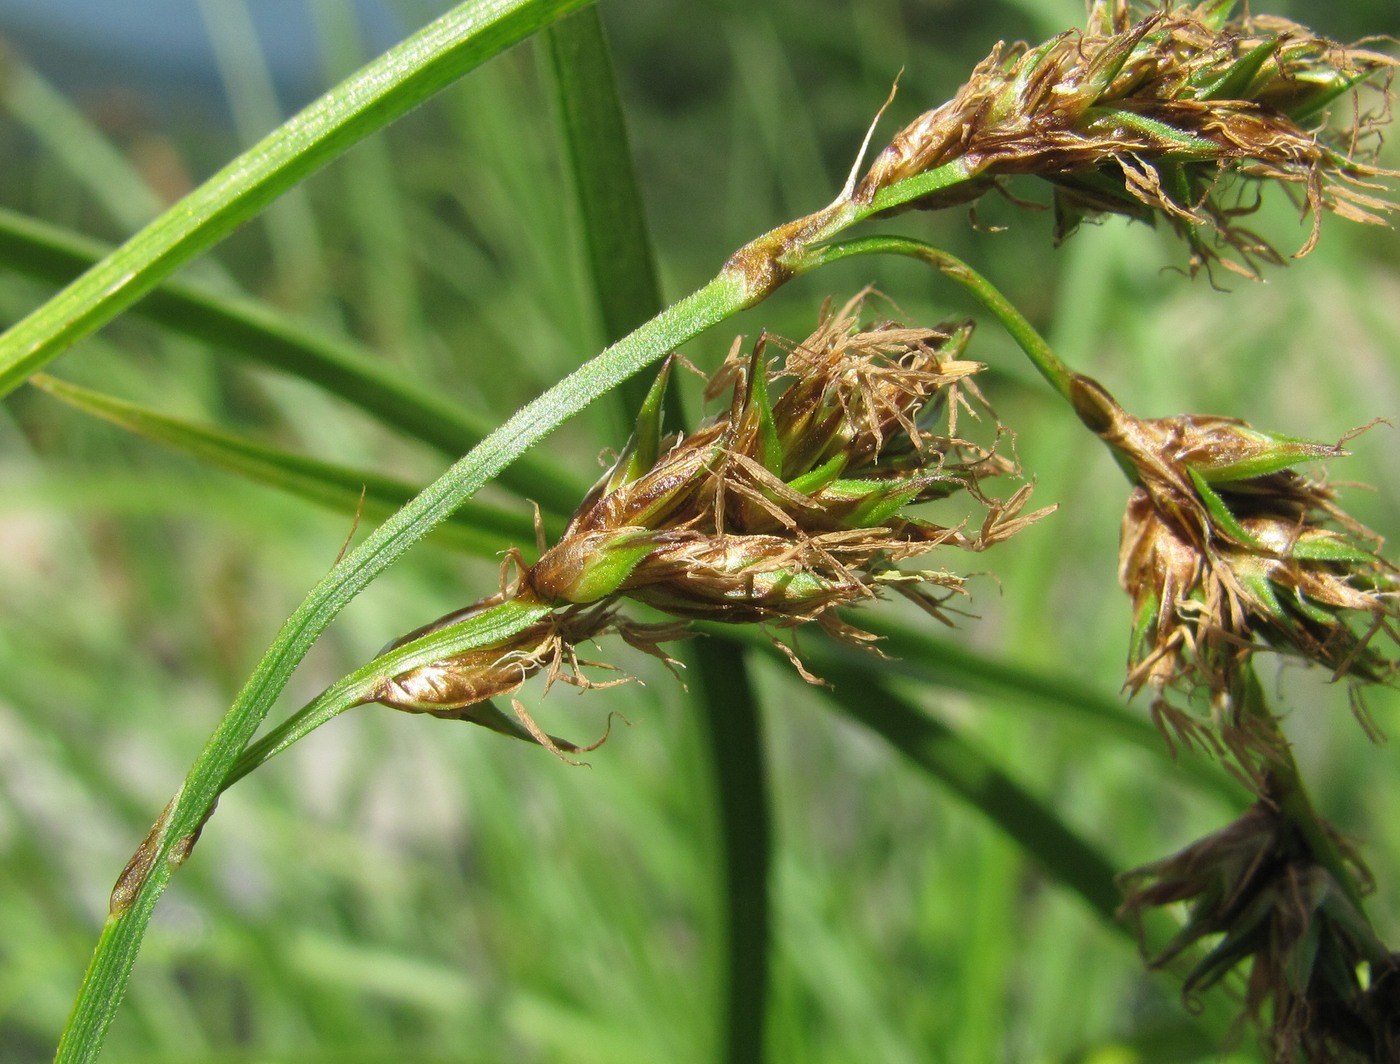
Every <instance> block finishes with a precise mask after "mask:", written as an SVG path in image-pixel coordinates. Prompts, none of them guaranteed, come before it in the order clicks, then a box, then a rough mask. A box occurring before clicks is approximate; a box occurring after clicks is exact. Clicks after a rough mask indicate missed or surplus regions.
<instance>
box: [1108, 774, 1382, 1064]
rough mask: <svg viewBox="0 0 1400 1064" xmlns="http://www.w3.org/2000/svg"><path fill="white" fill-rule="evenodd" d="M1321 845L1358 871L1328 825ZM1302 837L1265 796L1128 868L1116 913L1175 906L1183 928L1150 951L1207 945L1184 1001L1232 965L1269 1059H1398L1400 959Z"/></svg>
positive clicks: (1355, 874) (1163, 961) (1345, 869)
mask: <svg viewBox="0 0 1400 1064" xmlns="http://www.w3.org/2000/svg"><path fill="white" fill-rule="evenodd" d="M1323 831H1324V832H1325V833H1329V834H1328V837H1327V839H1326V840H1324V842H1323V845H1324V846H1325V847H1326V848H1327V849H1329V850H1331V851H1333V853H1334V854H1335V855H1336V860H1338V861H1340V862H1341V865H1340V867H1339V871H1340V872H1341V873H1342V874H1343V875H1344V876H1345V877H1346V878H1347V879H1349V880H1359V881H1361V882H1362V883H1369V882H1370V880H1369V877H1368V875H1367V873H1366V870H1365V869H1364V868H1363V867H1362V866H1361V864H1360V862H1359V861H1358V859H1357V858H1356V857H1355V855H1354V854H1353V853H1351V851H1350V850H1349V848H1348V847H1347V846H1346V844H1345V842H1344V840H1342V839H1340V838H1339V837H1338V836H1337V835H1336V833H1335V832H1330V829H1328V828H1326V827H1325V826H1324V828H1323ZM1326 864H1327V861H1324V860H1321V859H1319V855H1318V854H1317V853H1316V852H1315V851H1314V848H1313V846H1312V844H1310V842H1309V841H1308V839H1306V838H1305V837H1304V836H1303V834H1302V833H1300V832H1299V831H1298V830H1297V829H1296V827H1295V826H1294V825H1293V824H1292V823H1291V822H1290V821H1289V820H1288V818H1286V817H1285V816H1282V815H1281V814H1280V813H1279V811H1278V809H1277V808H1276V807H1275V806H1274V805H1273V804H1271V803H1270V802H1268V801H1260V802H1258V803H1256V804H1255V805H1254V806H1252V807H1251V808H1250V809H1249V810H1248V811H1247V812H1246V813H1245V814H1244V815H1243V816H1242V817H1240V819H1239V820H1237V821H1236V822H1235V823H1233V824H1231V825H1229V826H1228V827H1226V828H1224V829H1222V830H1220V831H1218V832H1216V833H1215V834H1213V835H1210V836H1208V837H1206V838H1204V839H1201V840H1200V841H1198V842H1196V843H1193V844H1192V845H1190V846H1188V847H1187V848H1186V849H1184V850H1182V851H1181V852H1180V853H1177V854H1175V855H1173V856H1171V857H1168V858H1166V859H1164V860H1161V861H1156V862H1154V863H1152V864H1149V865H1145V866H1143V867H1141V868H1138V869H1135V870H1133V871H1131V872H1128V873H1126V874H1125V875H1124V876H1122V877H1121V878H1120V883H1121V884H1122V885H1123V886H1124V888H1125V891H1126V900H1125V901H1124V903H1123V906H1122V910H1121V914H1122V915H1126V916H1128V917H1130V918H1131V919H1133V920H1134V921H1135V922H1136V923H1138V925H1139V936H1140V937H1141V919H1142V916H1143V914H1144V913H1145V912H1147V911H1148V910H1150V909H1155V908H1160V907H1163V906H1174V905H1178V904H1185V905H1186V906H1188V915H1187V917H1186V921H1185V926H1184V927H1183V928H1182V930H1181V931H1180V932H1179V933H1178V934H1177V936H1176V937H1175V938H1174V939H1173V940H1172V942H1171V943H1170V944H1169V945H1168V946H1167V947H1166V948H1165V949H1164V950H1162V951H1161V952H1160V953H1159V954H1157V955H1156V956H1155V957H1153V958H1152V964H1153V966H1154V967H1164V966H1166V965H1168V964H1170V963H1172V962H1173V961H1175V960H1177V959H1178V958H1180V957H1182V956H1184V955H1186V954H1187V951H1188V950H1191V949H1192V948H1193V947H1197V946H1201V945H1207V944H1208V947H1209V948H1208V949H1207V950H1206V951H1205V953H1204V956H1200V955H1199V954H1198V955H1197V957H1198V959H1197V960H1196V963H1195V965H1194V967H1193V968H1192V970H1191V971H1190V973H1189V974H1188V975H1187V977H1186V981H1185V984H1184V986H1183V989H1182V994H1183V996H1184V997H1186V998H1187V999H1188V1000H1189V999H1192V998H1194V997H1196V996H1197V995H1199V994H1200V993H1202V992H1204V991H1207V990H1209V989H1210V988H1211V987H1214V986H1216V985H1217V984H1219V983H1221V982H1222V981H1224V980H1226V979H1227V978H1229V977H1231V976H1232V975H1234V974H1235V973H1240V974H1242V975H1243V977H1244V986H1243V993H1244V1002H1245V1007H1246V1009H1247V1011H1248V1013H1249V1015H1250V1016H1251V1017H1253V1019H1254V1020H1255V1021H1256V1022H1258V1023H1259V1025H1260V1027H1261V1029H1262V1031H1263V1037H1264V1045H1265V1049H1266V1051H1267V1052H1268V1054H1269V1059H1270V1060H1271V1061H1273V1062H1275V1064H1294V1062H1296V1061H1300V1060H1306V1061H1309V1062H1311V1064H1363V1062H1367V1061H1393V1060H1396V1059H1400V993H1397V982H1398V981H1400V958H1397V957H1396V956H1394V955H1392V954H1391V953H1390V952H1389V951H1388V950H1387V949H1386V948H1385V946H1384V945H1383V944H1382V943H1381V942H1380V941H1379V940H1378V939H1377V937H1376V935H1375V932H1374V931H1373V930H1372V929H1371V926H1370V924H1369V923H1368V921H1367V920H1366V917H1365V915H1364V914H1363V913H1362V912H1361V910H1360V909H1359V908H1358V906H1357V903H1356V901H1355V898H1354V897H1353V896H1352V895H1350V894H1349V893H1348V891H1347V889H1346V888H1344V887H1343V886H1342V885H1341V883H1339V881H1338V879H1337V878H1336V877H1335V876H1334V875H1333V873H1332V872H1331V871H1329V870H1328V868H1327V867H1325V865H1326Z"/></svg>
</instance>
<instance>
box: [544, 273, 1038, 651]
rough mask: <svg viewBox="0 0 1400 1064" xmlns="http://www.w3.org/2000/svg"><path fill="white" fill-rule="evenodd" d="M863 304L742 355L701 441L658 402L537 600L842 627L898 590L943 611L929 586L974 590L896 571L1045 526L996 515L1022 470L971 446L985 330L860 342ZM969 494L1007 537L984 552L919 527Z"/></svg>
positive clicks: (588, 505)
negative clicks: (985, 487)
mask: <svg viewBox="0 0 1400 1064" xmlns="http://www.w3.org/2000/svg"><path fill="white" fill-rule="evenodd" d="M863 296H864V293H862V296H860V297H857V298H856V299H854V300H852V301H851V302H849V303H847V304H846V305H845V306H843V307H842V308H840V309H839V310H837V311H836V312H834V313H833V312H831V311H830V309H829V308H828V310H827V311H826V312H825V313H824V315H823V319H822V322H821V324H820V325H819V326H818V328H817V330H816V331H815V332H814V333H813V334H812V335H811V336H809V337H808V338H807V339H806V340H805V341H803V342H802V343H800V344H790V343H788V342H786V341H783V340H781V339H777V338H773V337H763V338H762V339H760V340H759V342H758V343H757V344H756V345H755V347H754V349H753V351H752V353H751V354H750V355H748V356H741V355H740V354H739V348H738V346H737V345H736V347H735V349H734V351H733V352H732V353H731V356H730V358H729V359H728V360H727V361H726V362H725V364H724V366H723V367H722V368H721V370H720V371H719V372H718V373H717V374H716V376H715V378H714V379H713V380H712V381H711V384H710V388H709V392H708V394H710V395H711V396H714V395H717V394H718V393H719V392H720V391H721V390H722V389H724V388H729V389H731V399H730V403H729V409H728V411H727V412H726V413H725V414H724V415H722V416H720V417H717V418H715V419H713V420H712V421H711V422H709V423H708V424H706V425H704V426H702V427H701V428H700V429H699V430H697V431H696V432H695V433H694V434H693V435H691V436H688V437H684V438H681V437H677V436H672V437H668V438H666V439H664V440H662V439H661V438H660V428H659V414H660V404H659V401H657V402H652V401H651V400H648V403H647V404H646V408H645V409H646V410H647V411H649V413H647V414H646V416H644V418H643V419H642V420H641V422H639V427H638V432H637V435H636V436H634V438H633V440H632V442H631V443H629V445H628V447H627V448H626V450H624V452H623V454H622V456H621V457H620V458H619V459H618V461H617V462H616V463H615V464H614V466H613V468H612V469H611V470H609V472H608V473H607V474H606V475H605V476H604V477H603V478H602V479H601V480H600V481H599V483H598V485H597V486H595V487H594V489H593V491H592V492H590V493H589V495H588V497H587V498H586V499H585V501H584V503H583V505H582V506H581V507H580V508H579V510H578V511H577V512H576V513H575V515H574V518H573V520H572V521H571V522H570V524H569V527H568V529H567V530H566V532H565V534H564V536H563V538H562V539H561V540H560V542H559V543H558V544H557V545H556V546H555V547H554V548H552V549H551V550H549V551H547V552H546V553H545V554H544V556H543V557H541V559H540V561H539V562H538V563H537V564H536V565H535V566H534V567H533V568H531V570H530V571H529V573H528V574H527V576H526V582H527V584H528V586H529V587H530V589H531V591H532V593H533V594H536V595H538V596H539V597H540V598H541V599H543V600H544V601H547V602H575V603H580V602H591V601H597V600H599V599H601V598H604V597H606V596H611V595H627V596H630V597H632V598H635V599H638V600H639V601H643V602H646V603H648V604H650V605H652V606H655V607H657V608H659V609H662V610H665V611H666V612H668V613H671V614H674V615H676V616H679V617H687V618H692V617H703V618H708V619H712V620H721V621H731V622H735V623H749V622H753V621H763V622H775V623H777V624H779V625H792V624H800V623H805V622H806V621H810V620H823V621H824V622H830V623H832V624H834V623H835V622H834V615H832V616H828V613H829V611H831V610H833V609H835V608H836V607H838V606H842V605H850V604H854V603H857V602H859V601H861V600H863V599H868V598H871V597H873V596H874V595H875V593H876V592H877V591H878V590H879V589H880V588H881V587H884V586H893V587H896V588H897V589H898V590H899V591H900V592H901V593H902V594H905V595H907V596H909V597H912V598H915V599H916V600H918V601H920V602H921V603H922V604H923V605H925V606H927V607H929V608H931V609H934V610H936V608H937V607H936V599H935V598H934V597H932V596H930V595H929V594H928V593H927V591H926V590H922V591H921V590H920V585H922V586H924V587H925V588H927V587H928V586H933V587H938V588H943V589H948V590H958V589H960V588H961V581H959V580H958V579H957V578H956V577H953V576H951V575H950V574H946V573H920V574H918V577H917V579H910V578H908V576H904V577H901V576H900V575H899V573H898V570H897V569H896V563H898V562H899V561H902V560H906V559H909V558H913V557H916V556H919V555H922V554H925V553H927V552H928V551H930V550H932V549H933V548H934V547H936V546H939V545H941V544H952V545H956V546H961V547H964V548H968V549H979V548H980V547H982V546H985V545H987V544H988V543H989V542H991V541H992V540H993V539H998V538H1005V536H1006V535H1009V534H1010V533H1011V532H1013V531H1015V530H1016V529H1017V528H1019V527H1021V526H1022V525H1023V524H1024V523H1026V522H1028V521H1029V520H1033V519H1034V518H1035V517H1038V516H1040V515H1039V514H1033V515H1027V516H1025V517H1020V516H1019V510H1020V508H1021V506H1022V505H1023V504H1024V502H1025V495H1024V494H1023V493H1018V495H1017V496H1015V497H1013V500H1012V501H1011V502H1008V503H1005V504H1003V503H999V502H996V501H995V500H987V499H985V497H984V496H982V494H981V492H980V489H979V488H978V486H977V485H978V482H979V481H980V480H981V479H982V478H983V477H987V476H991V475H994V474H997V473H1002V472H1008V471H1011V470H1012V469H1014V465H1013V463H1011V462H1010V461H1008V460H1007V459H1005V458H1004V457H1002V456H1001V455H998V454H996V453H995V450H994V449H993V448H989V447H983V446H979V445H976V444H973V443H971V442H969V441H967V440H964V439H962V438H960V437H959V436H958V435H957V433H956V429H957V421H958V416H959V413H960V412H961V413H962V414H963V416H969V415H970V416H974V417H975V416H978V407H980V406H981V404H980V396H979V394H978V393H977V391H976V388H975V386H974V385H973V383H972V381H971V378H972V376H973V375H974V374H975V373H976V372H977V371H978V370H980V369H981V368H982V367H981V366H980V365H979V364H977V363H974V362H969V361H966V360H964V359H963V358H962V357H961V355H962V353H963V350H964V348H965V347H966V344H967V341H968V338H969V336H970V334H971V326H970V325H966V324H962V325H953V326H942V327H939V328H936V329H909V328H905V327H903V326H900V325H897V324H895V323H892V322H884V323H880V324H877V325H875V326H873V327H870V328H865V329H862V328H861V327H860V324H859V317H860V308H861V303H862V299H863ZM773 348H777V349H780V350H782V351H785V352H786V354H785V357H784V360H783V362H782V365H781V366H780V367H775V366H774V365H773V363H772V362H771V361H770V359H769V358H768V356H767V352H768V351H769V350H770V349H773ZM783 383H786V387H783V388H782V390H781V391H780V392H779V394H778V395H777V398H776V399H774V398H772V397H771V391H772V390H773V389H774V388H776V387H777V386H779V385H780V384H783ZM653 394H656V393H655V392H654V393H653ZM644 455H650V456H654V460H653V462H652V464H651V465H650V466H648V465H647V464H646V463H645V462H643V461H639V460H638V459H639V456H644ZM960 491H966V492H969V493H971V494H972V495H973V496H974V497H975V498H978V499H979V500H981V501H982V502H984V503H985V504H986V505H987V506H988V507H989V509H991V510H992V511H993V512H994V513H995V514H996V515H997V517H998V520H996V521H990V520H989V521H988V522H987V523H986V524H985V525H984V529H983V531H982V532H981V533H979V534H975V535H969V534H967V533H966V532H964V531H962V530H961V529H960V528H957V527H944V526H941V525H936V524H933V523H930V522H928V521H926V520H923V519H920V518H915V517H912V516H909V515H907V514H905V513H904V510H905V508H907V507H909V506H913V505H914V504H916V503H920V502H926V501H930V500H933V499H939V498H944V497H946V496H949V495H952V494H954V493H956V492H960ZM1018 522H1019V523H1018Z"/></svg>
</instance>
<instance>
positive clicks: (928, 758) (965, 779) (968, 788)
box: [820, 660, 1235, 1051]
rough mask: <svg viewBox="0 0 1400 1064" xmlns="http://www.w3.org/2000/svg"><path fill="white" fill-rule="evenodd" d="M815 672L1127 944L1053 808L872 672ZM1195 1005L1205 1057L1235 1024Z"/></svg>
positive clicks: (1165, 926) (850, 709) (1109, 875)
mask: <svg viewBox="0 0 1400 1064" xmlns="http://www.w3.org/2000/svg"><path fill="white" fill-rule="evenodd" d="M820 668H821V670H822V672H823V673H824V674H825V677H826V678H827V679H828V680H829V681H830V682H831V685H832V686H831V689H830V690H829V691H827V695H828V701H829V702H830V703H832V704H833V705H835V706H837V707H839V708H840V709H841V710H842V711H843V712H844V713H845V714H846V715H847V716H850V717H851V718H853V719H855V720H858V721H860V722H861V723H862V724H864V725H866V727H868V728H870V730H871V731H873V732H874V733H875V734H877V735H879V736H880V737H881V738H882V739H884V740H885V741H886V742H888V743H889V744H890V745H891V746H893V747H894V748H895V749H896V750H897V751H899V753H900V754H901V755H903V756H904V757H905V758H907V759H908V760H909V761H911V762H913V763H914V764H915V765H917V766H919V768H921V769H922V770H924V771H925V772H927V773H928V774H929V775H930V776H931V777H933V778H934V779H936V780H937V781H938V782H939V783H940V784H941V785H942V786H943V787H945V788H946V789H947V790H949V791H951V792H952V793H953V794H955V795H957V796H958V797H959V798H961V799H963V800H964V801H966V802H967V803H968V804H970V805H971V806H972V807H973V808H975V809H976V810H977V811H978V812H979V813H981V814H982V815H983V816H985V817H987V818H988V819H989V820H990V821H991V822H992V823H993V824H995V825H996V826H997V828H999V829H1000V830H1001V831H1003V832H1005V833H1006V834H1007V835H1008V836H1009V837H1010V838H1011V839H1013V840H1014V841H1015V842H1016V844H1017V845H1018V846H1019V847H1021V849H1022V850H1023V851H1024V852H1025V854H1026V855H1027V856H1029V857H1030V858H1031V859H1032V860H1034V861H1035V862H1036V863H1037V864H1038V865H1040V867H1041V868H1042V869H1043V870H1044V872H1045V873H1046V875H1047V876H1049V878H1050V879H1052V880H1053V881H1054V882H1055V883H1057V884H1058V885H1059V886H1061V887H1063V888H1065V889H1067V890H1069V891H1071V892H1073V893H1074V894H1076V895H1078V896H1079V898H1080V899H1081V900H1082V901H1083V902H1084V903H1085V904H1086V905H1087V906H1088V907H1089V909H1090V910H1091V911H1092V912H1093V913H1094V915H1095V916H1097V917H1098V918H1099V919H1100V920H1101V921H1102V922H1103V923H1104V924H1105V925H1106V926H1107V927H1110V928H1112V929H1113V930H1114V931H1115V932H1117V933H1118V934H1120V935H1122V936H1125V937H1127V938H1129V939H1131V938H1133V929H1132V928H1131V927H1130V926H1129V925H1128V924H1127V923H1125V922H1124V921H1121V920H1119V919H1118V918H1117V911H1118V906H1119V904H1120V903H1121V902H1122V900H1123V899H1122V892H1121V891H1120V890H1119V889H1118V886H1117V883H1116V882H1115V875H1116V870H1115V868H1114V865H1113V863H1112V862H1111V861H1110V860H1109V859H1108V858H1107V857H1106V856H1105V855H1104V854H1103V853H1102V852H1100V851H1099V850H1098V849H1097V848H1096V847H1095V846H1094V845H1093V844H1092V843H1090V842H1089V841H1088V840H1086V839H1084V838H1082V837H1081V836H1080V835H1079V834H1078V833H1077V832H1075V831H1074V829H1073V828H1071V827H1069V826H1068V825H1067V824H1065V823H1064V821H1062V820H1061V819H1060V818H1059V817H1058V816H1056V814H1055V812H1054V810H1053V809H1051V808H1050V807H1049V806H1048V805H1047V804H1046V803H1044V802H1042V801H1041V800H1040V799H1039V798H1037V797H1036V796H1035V795H1033V794H1032V793H1030V792H1029V791H1028V790H1026V789H1025V788H1024V787H1022V786H1021V785H1020V784H1019V783H1017V782H1016V780H1015V779H1013V778H1012V777H1011V776H1009V775H1008V774H1007V773H1005V772H1004V771H1002V769H1001V768H999V767H998V766H997V765H996V763H995V762H994V761H992V760H991V759H990V758H989V757H987V756H986V755H985V754H984V753H982V751H981V750H979V749H978V748H977V747H975V746H973V745H972V744H971V743H969V742H968V741H967V740H965V739H964V738H963V737H962V736H960V735H958V733H957V732H955V731H953V730H952V729H951V728H949V727H948V726H947V725H945V724H943V723H941V722H940V721H937V720H935V719H933V718H932V717H930V716H928V715H926V714H924V713H921V712H919V710H917V709H916V708H914V707H913V706H911V705H909V704H908V703H906V702H904V701H903V700H902V699H900V698H899V697H898V696H897V695H895V694H894V693H893V692H892V691H891V690H890V689H889V688H888V687H886V686H885V685H884V684H883V683H881V681H880V680H879V679H878V677H877V676H876V675H875V672H874V670H863V669H857V668H850V667H847V666H842V665H840V664H837V663H836V662H833V661H826V660H821V661H820ZM1149 915H1151V916H1152V917H1153V919H1151V920H1149V921H1146V922H1145V925H1146V926H1145V933H1146V936H1147V939H1148V941H1149V942H1152V941H1157V942H1166V941H1167V940H1168V939H1169V938H1170V936H1171V934H1173V933H1174V931H1175V928H1174V927H1173V926H1172V923H1171V921H1169V920H1166V919H1165V918H1159V917H1161V915H1162V914H1160V913H1156V914H1149ZM1200 1004H1201V1011H1200V1012H1199V1013H1198V1015H1197V1016H1196V1017H1195V1018H1194V1022H1193V1019H1188V1018H1187V1017H1186V1016H1183V1017H1182V1018H1181V1020H1180V1025H1181V1026H1182V1027H1188V1028H1197V1029H1199V1028H1201V1027H1204V1028H1205V1029H1206V1032H1207V1035H1208V1037H1207V1038H1206V1039H1205V1040H1202V1041H1201V1042H1200V1044H1199V1045H1198V1046H1197V1047H1196V1048H1197V1049H1198V1050H1199V1051H1205V1050H1206V1049H1207V1048H1208V1047H1209V1046H1218V1045H1220V1044H1221V1043H1222V1042H1223V1041H1224V1040H1225V1038H1226V1037H1227V1035H1228V1033H1229V1031H1230V1030H1231V1027H1232V1026H1233V1024H1234V1020H1235V1017H1234V1015H1233V1010H1232V1009H1231V1008H1230V1006H1229V1003H1228V1002H1225V1001H1222V1000H1221V999H1220V998H1219V996H1210V997H1207V998H1204V999H1202V1000H1201V1002H1200Z"/></svg>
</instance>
